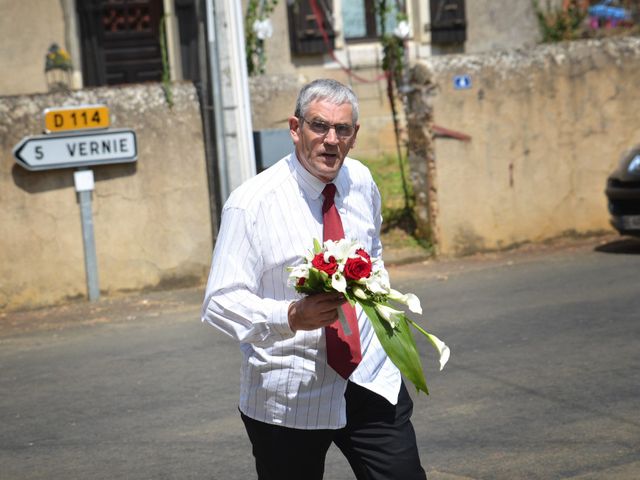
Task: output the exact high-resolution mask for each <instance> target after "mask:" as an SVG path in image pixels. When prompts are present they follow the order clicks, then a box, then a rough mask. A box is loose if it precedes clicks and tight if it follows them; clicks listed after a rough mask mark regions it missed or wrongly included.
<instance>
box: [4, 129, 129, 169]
mask: <svg viewBox="0 0 640 480" xmlns="http://www.w3.org/2000/svg"><path fill="white" fill-rule="evenodd" d="M13 155H14V157H15V158H16V161H17V163H19V164H20V165H22V166H23V167H24V168H26V169H27V170H51V169H55V168H72V167H86V166H90V165H101V164H107V163H127V162H135V161H136V159H137V158H138V151H137V143H136V134H135V132H134V131H133V130H129V129H118V130H115V129H114V130H105V131H102V132H92V131H90V132H76V133H73V134H56V135H38V136H29V137H25V138H23V139H22V140H21V141H20V143H19V144H18V145H16V146H15V147H14V149H13Z"/></svg>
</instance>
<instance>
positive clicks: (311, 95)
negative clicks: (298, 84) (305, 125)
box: [294, 78, 358, 125]
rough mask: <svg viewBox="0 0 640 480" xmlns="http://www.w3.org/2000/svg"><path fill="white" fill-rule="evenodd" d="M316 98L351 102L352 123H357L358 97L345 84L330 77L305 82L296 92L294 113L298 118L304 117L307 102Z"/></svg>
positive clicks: (334, 102)
mask: <svg viewBox="0 0 640 480" xmlns="http://www.w3.org/2000/svg"><path fill="white" fill-rule="evenodd" d="M316 100H325V101H327V102H329V103H332V104H334V105H342V104H344V103H349V104H351V118H352V121H353V124H354V125H355V124H356V123H358V97H356V94H355V93H353V90H351V89H350V88H349V87H347V86H346V85H343V84H342V83H340V82H338V81H336V80H332V79H330V78H320V79H318V80H314V81H313V82H311V83H308V84H306V85H305V86H304V87H302V89H301V90H300V93H299V94H298V100H297V101H296V111H295V113H294V115H295V116H296V117H298V118H301V117H304V116H305V115H306V114H307V109H308V108H309V104H311V103H312V102H314V101H316Z"/></svg>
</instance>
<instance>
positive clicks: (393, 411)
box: [241, 382, 427, 480]
mask: <svg viewBox="0 0 640 480" xmlns="http://www.w3.org/2000/svg"><path fill="white" fill-rule="evenodd" d="M345 398H346V400H347V425H346V426H345V427H344V428H341V429H339V430H301V429H295V428H287V427H282V426H278V425H271V424H267V423H263V422H260V421H257V420H254V419H252V418H249V417H247V416H246V415H244V414H241V416H242V420H243V421H244V424H245V427H246V429H247V433H248V434H249V439H250V440H251V444H252V445H253V455H254V457H255V459H256V470H257V471H258V479H259V480H321V479H322V477H323V474H324V464H325V457H326V455H327V451H328V450H329V447H330V446H331V443H332V442H333V443H335V444H336V446H337V447H338V448H339V449H340V450H341V451H342V453H343V454H344V455H345V457H346V458H347V460H348V461H349V464H350V465H351V468H352V469H353V472H354V473H355V475H356V478H357V479H358V480H426V478H427V476H426V474H425V471H424V470H423V468H422V466H421V465H420V458H419V455H418V447H417V445H416V435H415V432H414V430H413V425H411V420H410V418H411V413H412V411H413V402H412V401H411V397H410V396H409V393H408V392H407V389H406V388H405V386H404V383H403V384H402V387H401V389H400V394H399V398H398V404H397V405H391V404H390V403H389V402H388V401H387V400H386V399H385V398H383V397H381V396H380V395H378V394H376V393H373V392H371V391H370V390H367V389H365V388H363V387H360V386H359V385H356V384H355V383H352V382H349V383H348V386H347V391H346V392H345Z"/></svg>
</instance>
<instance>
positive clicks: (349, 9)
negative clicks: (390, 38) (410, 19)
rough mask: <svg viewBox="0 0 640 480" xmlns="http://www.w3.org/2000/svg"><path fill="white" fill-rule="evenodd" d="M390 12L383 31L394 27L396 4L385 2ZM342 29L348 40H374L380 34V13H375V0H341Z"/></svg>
mask: <svg viewBox="0 0 640 480" xmlns="http://www.w3.org/2000/svg"><path fill="white" fill-rule="evenodd" d="M387 4H388V6H389V8H390V12H389V13H388V14H387V18H386V21H385V25H384V31H385V32H391V31H393V29H394V28H396V14H397V4H396V2H395V1H394V0H388V2H387ZM341 13H342V29H343V31H344V38H345V40H346V41H348V42H350V41H351V42H353V41H361V40H375V39H377V38H379V37H380V36H381V35H382V32H383V28H382V23H381V21H380V15H378V14H377V13H376V9H375V0H342V12H341Z"/></svg>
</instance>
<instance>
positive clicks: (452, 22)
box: [430, 0, 467, 45]
mask: <svg viewBox="0 0 640 480" xmlns="http://www.w3.org/2000/svg"><path fill="white" fill-rule="evenodd" d="M430 6H431V10H430V11H431V43H432V44H435V45H455V44H463V43H464V42H465V41H466V40H467V20H466V14H465V8H464V7H465V5H464V0H430Z"/></svg>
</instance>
